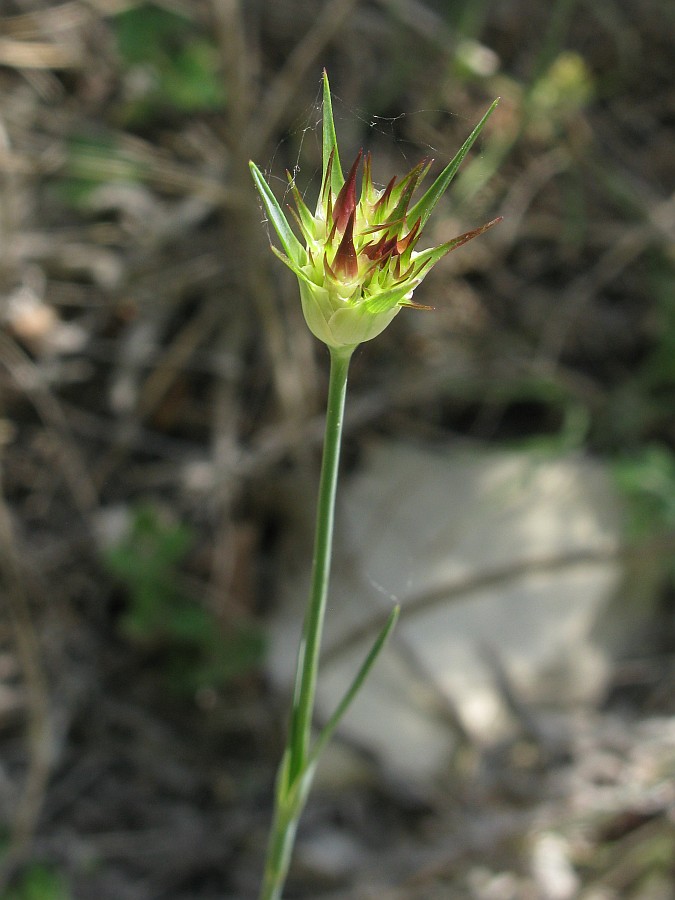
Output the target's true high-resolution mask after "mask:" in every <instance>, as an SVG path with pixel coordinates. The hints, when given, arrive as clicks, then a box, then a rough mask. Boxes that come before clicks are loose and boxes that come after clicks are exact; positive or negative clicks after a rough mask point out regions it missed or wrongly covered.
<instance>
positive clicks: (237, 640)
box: [105, 506, 264, 693]
mask: <svg viewBox="0 0 675 900" xmlns="http://www.w3.org/2000/svg"><path fill="white" fill-rule="evenodd" d="M192 543H193V533H192V531H191V529H190V528H188V527H187V526H186V525H184V524H182V523H180V522H171V521H166V520H165V519H164V518H163V517H162V516H161V515H160V514H159V512H158V511H157V510H156V509H155V508H154V507H152V506H139V507H138V508H137V509H136V510H135V512H134V515H133V518H132V522H131V527H130V528H129V530H128V532H127V534H126V535H125V536H124V537H123V538H122V540H120V541H119V542H118V543H117V544H116V545H115V546H113V547H112V548H110V549H109V550H108V551H107V552H106V553H105V562H106V564H107V566H108V568H109V570H110V571H111V572H112V573H113V574H114V575H115V576H116V577H117V579H118V580H119V581H120V582H122V584H124V586H125V587H126V590H127V594H128V608H127V610H126V612H125V614H124V615H123V616H122V619H121V623H120V625H121V630H122V632H123V634H124V635H125V636H126V637H128V638H129V639H130V640H132V641H134V642H136V643H137V644H139V645H143V646H145V647H147V648H148V649H152V650H153V651H157V653H158V657H159V659H160V660H161V667H162V670H163V672H164V674H165V676H166V677H167V678H168V681H169V683H170V685H171V687H172V688H173V689H175V690H176V691H177V692H179V693H194V692H195V691H197V690H199V689H201V688H205V687H223V686H225V685H226V684H227V683H228V682H229V681H230V680H231V679H232V678H234V677H236V676H238V675H241V674H243V673H244V672H246V671H247V670H249V669H250V668H252V667H254V666H255V665H256V664H258V663H259V662H260V659H261V658H262V654H263V652H264V641H263V637H262V632H261V631H260V630H259V629H258V628H257V627H255V626H252V625H249V624H244V623H243V622H237V623H234V624H232V625H228V627H227V628H225V627H224V625H223V624H222V623H221V622H220V621H219V620H218V618H217V617H216V615H215V614H214V613H213V612H211V611H210V610H209V609H207V608H206V607H205V606H203V605H201V604H199V603H198V602H197V601H195V600H194V599H192V598H190V597H189V596H188V595H187V591H186V590H185V588H184V585H183V583H182V580H181V575H180V568H181V565H182V564H183V563H184V561H185V559H186V557H187V555H188V552H189V550H190V547H191V545H192Z"/></svg>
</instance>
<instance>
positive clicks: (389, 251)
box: [249, 72, 499, 900]
mask: <svg viewBox="0 0 675 900" xmlns="http://www.w3.org/2000/svg"><path fill="white" fill-rule="evenodd" d="M497 102H498V101H497V100H495V102H494V103H493V104H492V105H491V106H490V108H489V109H488V111H487V112H486V113H485V115H484V116H483V118H482V119H481V120H480V122H479V123H478V125H476V127H475V128H474V129H473V131H472V132H471V134H470V135H469V137H468V138H467V139H466V141H465V142H464V144H463V145H462V147H461V148H460V150H459V152H458V153H457V154H456V156H455V157H454V159H453V160H452V161H451V162H450V163H448V165H447V166H446V167H445V168H444V169H443V171H442V172H441V173H440V175H439V176H438V177H437V178H436V179H435V181H434V182H433V183H432V184H431V186H430V187H429V188H428V189H427V190H426V191H425V192H424V193H423V194H422V196H421V197H420V198H419V199H418V200H416V201H415V202H413V195H414V193H415V190H416V188H417V187H418V185H419V184H420V183H421V182H422V180H423V179H424V177H425V176H426V175H427V174H428V172H429V169H430V167H431V161H428V160H423V161H422V162H420V163H418V165H416V166H414V167H413V168H412V169H411V170H410V171H409V172H408V173H407V175H404V176H403V178H401V179H400V181H399V180H397V179H396V177H394V178H392V179H391V181H390V182H389V183H388V184H387V186H386V187H384V188H379V187H376V186H375V185H374V184H373V181H372V176H371V159H370V154H366V155H365V156H364V154H363V152H362V151H359V153H358V155H357V157H356V159H355V161H354V163H353V165H352V167H351V169H350V170H349V173H348V174H347V177H346V178H345V177H344V175H343V173H342V167H341V165H340V154H339V152H338V146H337V139H336V135H335V123H334V121H333V110H332V103H331V95H330V87H329V84H328V77H327V75H326V73H325V72H324V74H323V142H322V179H321V189H320V191H319V198H318V201H317V204H316V208H315V210H314V212H312V211H311V210H310V208H309V207H308V206H307V204H306V203H305V201H304V200H303V198H302V196H301V195H300V192H299V191H298V189H297V187H296V185H295V182H294V180H293V179H292V178H291V177H290V175H289V183H290V190H291V193H292V195H293V199H294V202H295V209H291V210H290V212H291V221H289V219H288V218H287V217H286V215H285V214H284V212H283V210H282V209H281V206H280V205H279V203H278V202H277V200H276V198H275V196H274V194H273V193H272V190H271V189H270V187H269V185H268V184H267V182H266V181H265V178H264V177H263V175H262V173H261V172H260V170H259V168H258V167H257V166H256V165H255V163H253V162H251V163H250V164H249V165H250V169H251V174H252V175H253V181H254V182H255V186H256V188H257V190H258V193H259V194H260V197H261V199H262V203H263V206H264V208H265V212H266V215H267V217H268V219H269V221H270V222H271V223H272V226H273V227H274V230H275V231H276V234H277V236H278V238H279V242H280V244H281V248H282V249H281V250H279V249H278V248H277V247H275V246H272V250H273V252H274V253H275V254H276V255H277V256H278V257H279V258H280V259H281V260H282V262H284V263H285V264H286V265H287V266H288V268H289V269H291V271H292V272H294V273H295V275H296V276H297V279H298V284H299V286H300V301H301V303H302V311H303V313H304V316H305V321H306V322H307V325H308V326H309V328H310V330H311V331H312V333H313V334H314V335H315V336H316V337H317V338H319V340H321V341H323V343H324V344H326V346H327V347H328V350H329V354H330V377H329V387H328V402H327V410H326V424H325V436H324V446H323V458H322V465H321V475H320V481H319V496H318V502H317V516H316V531H315V537H314V555H313V563H312V574H311V584H310V594H309V600H308V604H307V610H306V614H305V620H304V624H303V629H302V635H301V638H300V646H299V651H298V659H297V667H296V675H295V686H294V691H293V701H292V706H291V713H290V723H289V729H288V737H287V742H286V747H285V750H284V754H283V757H282V760H281V765H280V767H279V772H278V775H277V782H276V792H275V806H274V817H273V822H272V827H271V833H270V839H269V845H268V851H267V858H266V863H265V872H264V877H263V884H262V888H261V892H260V900H279V898H281V896H282V891H283V888H284V884H285V881H286V877H287V874H288V869H289V865H290V860H291V854H292V851H293V844H294V841H295V834H296V830H297V825H298V821H299V819H300V815H301V813H302V810H303V808H304V806H305V803H306V801H307V797H308V794H309V790H310V787H311V783H312V779H313V777H314V772H315V770H316V766H317V763H318V760H319V757H320V755H321V752H322V750H323V749H324V747H325V746H326V744H327V743H328V741H329V740H330V738H331V736H332V735H333V733H334V731H335V729H336V728H337V726H338V724H339V723H340V720H341V719H342V717H343V716H344V714H345V712H346V711H347V709H348V708H349V706H350V704H351V702H352V701H353V699H354V698H355V697H356V695H357V693H358V692H359V690H360V688H361V686H362V685H363V683H364V681H365V679H366V677H367V675H368V673H369V671H370V669H371V668H372V666H373V664H374V663H375V660H376V659H377V657H378V655H379V653H380V651H381V650H382V648H383V646H384V644H385V642H386V640H387V638H388V637H389V634H390V633H391V631H392V629H393V627H394V624H395V622H396V619H397V617H398V612H399V610H398V607H396V608H394V609H393V610H392V613H391V615H390V616H389V619H388V621H387V623H386V625H385V627H384V628H383V630H382V631H381V633H380V634H379V635H378V637H377V639H376V640H375V642H374V644H373V646H372V648H371V650H370V652H369V653H368V654H367V656H366V658H365V660H364V661H363V663H362V665H361V667H360V669H359V670H358V671H357V672H356V674H355V676H354V679H353V681H352V683H351V686H350V687H349V689H348V690H347V692H346V693H345V695H344V697H343V698H342V700H341V701H340V703H339V704H338V706H337V708H336V710H335V711H334V713H333V714H332V716H331V717H330V718H329V719H328V721H327V722H326V724H325V725H324V726H323V728H322V729H321V731H320V732H319V733H318V735H317V736H315V737H314V739H312V717H313V711H314V702H315V696H316V686H317V677H318V670H319V653H320V649H321V635H322V631H323V621H324V614H325V609H326V599H327V596H328V582H329V575H330V563H331V550H332V541H333V521H334V509H335V492H336V487H337V476H338V463H339V457H340V443H341V435H342V421H343V417H344V406H345V396H346V391H347V374H348V369H349V362H350V359H351V357H352V354H353V352H354V350H355V349H356V348H357V347H358V346H359V344H362V343H364V342H365V341H369V340H371V339H372V338H374V337H377V335H378V334H380V332H382V331H383V330H384V329H385V328H386V327H387V325H388V324H389V323H390V322H391V321H392V319H393V318H394V316H396V315H397V314H398V313H399V312H400V311H401V309H403V308H404V307H413V308H416V309H431V307H429V306H422V305H420V304H418V303H416V302H415V301H414V300H413V293H414V291H415V289H416V288H417V287H418V286H419V285H420V284H421V283H422V281H424V279H425V277H426V276H427V275H428V273H429V272H430V271H431V268H432V267H433V266H434V265H435V264H436V263H437V262H438V261H439V260H440V259H441V258H442V257H443V256H445V254H446V253H449V252H450V251H451V250H456V249H457V248H458V247H461V246H462V244H465V243H466V242H467V241H470V240H471V239H472V238H475V237H477V236H478V235H480V234H482V233H483V232H484V231H487V229H488V228H491V227H492V226H493V225H495V224H496V223H497V222H498V221H499V219H494V220H493V221H491V222H488V223H487V224H486V225H482V226H481V227H480V228H476V229H474V230H473V231H468V232H466V233H465V234H461V235H459V237H456V238H453V239H452V240H450V241H447V242H446V243H444V244H440V245H439V246H437V247H432V248H430V249H427V250H418V249H417V245H418V243H419V240H420V238H421V236H422V233H423V230H424V226H425V225H426V223H427V220H428V219H429V216H430V215H431V213H432V211H433V209H434V207H435V206H436V204H437V203H438V201H439V200H440V199H441V197H442V196H443V194H444V193H445V191H446V190H447V188H448V186H449V185H450V182H451V181H452V179H453V178H454V176H455V174H456V172H457V170H458V169H459V166H460V165H461V163H462V160H463V159H464V157H465V156H466V154H467V153H468V151H469V149H470V148H471V146H472V144H473V143H474V141H475V140H476V138H477V137H478V135H479V134H480V133H481V131H482V129H483V127H484V125H485V123H486V122H487V120H488V118H489V117H490V115H491V114H492V112H493V110H494V108H495V106H496V105H497ZM359 169H361V189H360V192H359V198H358V199H357V179H358V176H359ZM291 223H293V224H291ZM293 225H294V226H295V230H294V227H293ZM296 230H297V234H296ZM298 235H299V237H298Z"/></svg>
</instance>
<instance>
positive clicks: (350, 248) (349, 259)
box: [333, 209, 359, 278]
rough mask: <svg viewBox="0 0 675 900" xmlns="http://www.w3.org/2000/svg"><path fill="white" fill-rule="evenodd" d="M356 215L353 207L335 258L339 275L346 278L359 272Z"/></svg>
mask: <svg viewBox="0 0 675 900" xmlns="http://www.w3.org/2000/svg"><path fill="white" fill-rule="evenodd" d="M355 216H356V209H353V210H352V211H351V215H350V216H349V218H348V219H347V225H346V227H345V233H344V234H343V235H342V240H341V241H340V246H339V247H338V248H337V253H336V254H335V259H334V260H333V269H334V270H335V272H336V273H337V274H338V275H341V276H342V277H345V278H356V276H357V275H358V273H359V261H358V259H357V258H356V247H355V246H354V218H355Z"/></svg>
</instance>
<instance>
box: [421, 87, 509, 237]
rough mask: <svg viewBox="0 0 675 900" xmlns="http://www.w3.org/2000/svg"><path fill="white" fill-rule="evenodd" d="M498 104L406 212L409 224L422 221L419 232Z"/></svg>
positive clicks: (494, 104) (489, 110) (495, 103)
mask: <svg viewBox="0 0 675 900" xmlns="http://www.w3.org/2000/svg"><path fill="white" fill-rule="evenodd" d="M498 103H499V97H497V99H496V100H495V101H494V102H493V103H492V104H491V106H490V108H489V109H488V111H487V112H486V113H485V115H484V116H483V118H482V119H481V120H480V122H479V123H478V124H477V125H476V127H475V128H474V129H473V131H472V132H471V134H470V135H469V137H468V138H467V139H466V140H465V141H464V143H463V144H462V146H461V147H460V149H459V151H458V152H457V153H456V154H455V156H454V158H453V159H452V160H451V161H450V162H449V163H448V165H447V166H446V167H445V168H444V169H443V171H442V172H441V174H440V175H439V176H438V178H437V179H436V180H435V181H434V183H433V184H432V185H431V187H430V188H429V189H428V190H427V191H426V193H425V194H424V195H423V196H422V197H421V198H420V199H419V200H418V201H417V203H416V204H415V205H414V206H413V208H412V209H410V210H409V211H408V217H409V219H410V221H411V222H415V221H416V220H417V219H418V218H419V219H421V220H422V224H421V226H420V230H421V229H422V228H424V224H425V222H426V221H427V219H428V218H429V216H430V215H431V213H432V211H433V208H434V207H435V206H436V204H437V203H438V201H439V200H440V199H441V197H442V196H443V194H444V193H445V192H446V191H447V189H448V187H449V186H450V182H451V181H452V179H453V178H454V177H455V175H456V174H457V170H458V169H459V167H460V166H461V164H462V162H463V161H464V157H465V156H466V154H467V153H468V152H469V150H470V149H471V147H472V146H473V144H474V142H475V141H476V138H477V137H478V135H479V134H480V133H481V131H482V130H483V128H484V126H485V123H486V122H487V120H488V119H489V118H490V116H491V115H492V113H493V112H494V110H495V108H496V106H497V104H498Z"/></svg>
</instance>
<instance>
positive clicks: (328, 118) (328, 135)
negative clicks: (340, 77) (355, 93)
mask: <svg viewBox="0 0 675 900" xmlns="http://www.w3.org/2000/svg"><path fill="white" fill-rule="evenodd" d="M322 146H323V168H322V180H321V183H322V184H323V183H324V181H325V179H326V169H327V168H328V160H329V159H330V157H331V153H332V154H333V165H332V167H331V171H330V186H331V190H332V191H333V194H334V196H336V197H337V195H338V194H339V193H340V189H341V188H342V185H343V184H344V183H345V179H344V175H343V174H342V168H341V166H340V154H339V152H338V145H337V135H336V134H335V122H334V121H333V101H332V100H331V96H330V85H329V84H328V75H327V73H326V70H325V69H324V70H323V145H322ZM319 202H321V197H319Z"/></svg>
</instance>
